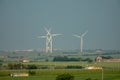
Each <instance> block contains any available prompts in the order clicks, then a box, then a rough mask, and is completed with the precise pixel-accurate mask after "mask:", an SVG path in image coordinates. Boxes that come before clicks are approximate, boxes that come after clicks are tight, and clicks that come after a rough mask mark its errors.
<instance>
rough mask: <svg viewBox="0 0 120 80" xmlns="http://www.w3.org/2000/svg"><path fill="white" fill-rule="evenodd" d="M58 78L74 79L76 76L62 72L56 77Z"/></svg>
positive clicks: (60, 79)
mask: <svg viewBox="0 0 120 80" xmlns="http://www.w3.org/2000/svg"><path fill="white" fill-rule="evenodd" d="M56 80H74V76H72V75H70V74H61V75H58V76H57V77H56Z"/></svg>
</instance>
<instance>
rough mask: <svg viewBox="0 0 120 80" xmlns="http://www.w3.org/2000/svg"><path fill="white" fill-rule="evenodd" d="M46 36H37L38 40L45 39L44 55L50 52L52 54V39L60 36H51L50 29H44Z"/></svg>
mask: <svg viewBox="0 0 120 80" xmlns="http://www.w3.org/2000/svg"><path fill="white" fill-rule="evenodd" d="M45 30H46V32H47V34H46V35H45V36H39V37H38V38H46V53H48V52H50V53H52V50H53V47H52V42H53V40H52V38H53V37H55V36H58V35H61V34H52V33H51V29H49V30H48V29H47V28H45Z"/></svg>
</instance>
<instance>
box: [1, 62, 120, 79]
mask: <svg viewBox="0 0 120 80" xmlns="http://www.w3.org/2000/svg"><path fill="white" fill-rule="evenodd" d="M12 63H15V62H12ZM6 64H8V63H4V65H6ZM23 64H24V65H30V64H31V65H32V64H35V65H46V66H48V67H49V68H48V69H35V70H31V71H34V72H35V73H36V74H35V75H30V76H28V77H10V74H11V73H16V72H18V73H19V72H26V73H28V71H29V70H26V69H21V70H1V71H0V80H55V79H56V76H57V75H59V74H63V73H69V74H71V75H73V76H74V77H75V79H74V80H86V79H88V78H90V79H91V80H102V70H101V69H99V70H86V69H54V67H56V66H57V67H63V66H68V65H72V66H76V65H77V66H84V67H86V66H102V67H104V68H103V80H120V63H119V62H100V63H99V62H98V63H95V62H92V63H88V62H30V63H23Z"/></svg>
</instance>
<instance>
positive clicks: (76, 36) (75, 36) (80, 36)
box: [73, 35, 81, 38]
mask: <svg viewBox="0 0 120 80" xmlns="http://www.w3.org/2000/svg"><path fill="white" fill-rule="evenodd" d="M73 36H74V37H77V38H80V37H81V36H78V35H73Z"/></svg>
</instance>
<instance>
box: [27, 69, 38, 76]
mask: <svg viewBox="0 0 120 80" xmlns="http://www.w3.org/2000/svg"><path fill="white" fill-rule="evenodd" d="M28 73H29V75H32V76H33V75H36V72H35V71H30V70H29V72H28Z"/></svg>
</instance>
